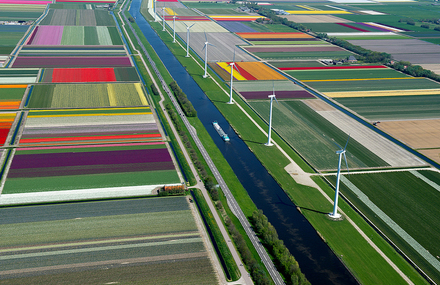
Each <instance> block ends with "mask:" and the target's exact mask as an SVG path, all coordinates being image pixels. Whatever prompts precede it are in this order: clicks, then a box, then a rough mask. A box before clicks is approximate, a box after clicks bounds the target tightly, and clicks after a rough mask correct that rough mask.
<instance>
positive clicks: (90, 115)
mask: <svg viewBox="0 0 440 285" xmlns="http://www.w3.org/2000/svg"><path fill="white" fill-rule="evenodd" d="M151 114H152V112H147V113H110V114H64V115H28V116H27V117H28V118H55V117H93V116H125V115H151Z"/></svg>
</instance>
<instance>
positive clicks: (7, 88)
mask: <svg viewBox="0 0 440 285" xmlns="http://www.w3.org/2000/svg"><path fill="white" fill-rule="evenodd" d="M26 87H27V85H0V110H11V109H12V110H13V109H18V108H19V107H20V104H21V100H22V99H23V96H24V92H25V91H26Z"/></svg>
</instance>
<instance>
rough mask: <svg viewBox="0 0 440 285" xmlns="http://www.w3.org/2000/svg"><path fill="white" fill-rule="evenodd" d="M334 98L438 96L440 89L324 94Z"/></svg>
mask: <svg viewBox="0 0 440 285" xmlns="http://www.w3.org/2000/svg"><path fill="white" fill-rule="evenodd" d="M323 94H324V95H326V96H328V97H332V98H343V97H379V96H410V95H437V94H440V89H414V90H375V91H353V92H352V91H348V92H323Z"/></svg>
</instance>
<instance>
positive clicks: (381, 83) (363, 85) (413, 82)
mask: <svg viewBox="0 0 440 285" xmlns="http://www.w3.org/2000/svg"><path fill="white" fill-rule="evenodd" d="M307 85H309V86H310V87H312V88H315V89H317V90H319V91H320V92H337V91H373V90H411V89H437V88H440V84H439V83H436V82H434V81H431V80H429V79H426V78H414V79H392V80H350V81H321V82H307Z"/></svg>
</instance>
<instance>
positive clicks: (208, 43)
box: [208, 43, 216, 47]
mask: <svg viewBox="0 0 440 285" xmlns="http://www.w3.org/2000/svg"><path fill="white" fill-rule="evenodd" d="M208 45H210V46H213V47H216V46H215V45H213V44H211V43H208Z"/></svg>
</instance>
